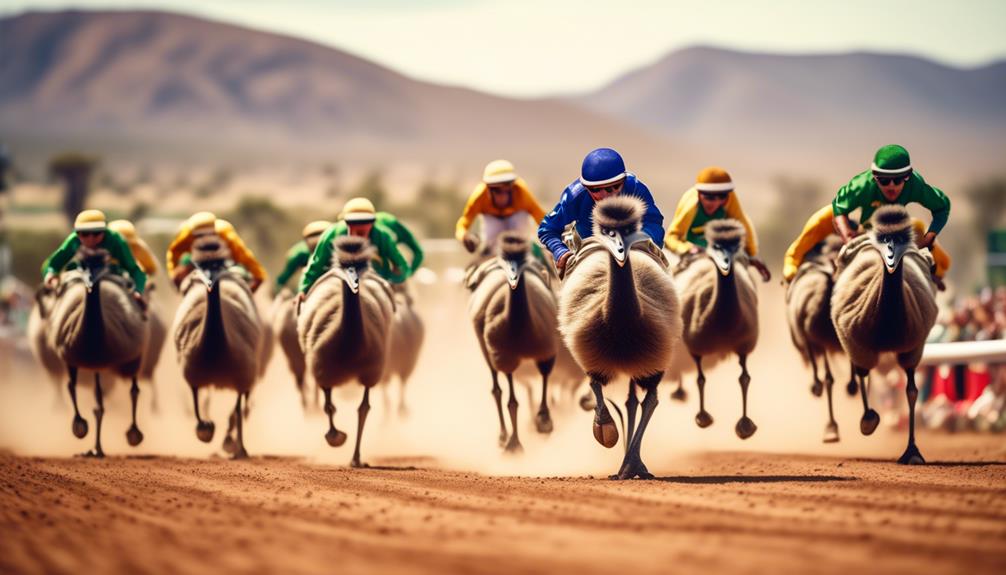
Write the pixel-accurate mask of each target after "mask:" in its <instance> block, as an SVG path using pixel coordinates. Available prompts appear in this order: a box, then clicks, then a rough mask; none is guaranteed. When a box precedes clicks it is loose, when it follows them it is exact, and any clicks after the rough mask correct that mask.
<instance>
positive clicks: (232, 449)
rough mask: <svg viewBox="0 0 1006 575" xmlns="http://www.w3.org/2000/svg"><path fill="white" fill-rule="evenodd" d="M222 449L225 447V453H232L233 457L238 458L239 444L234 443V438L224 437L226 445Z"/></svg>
mask: <svg viewBox="0 0 1006 575" xmlns="http://www.w3.org/2000/svg"><path fill="white" fill-rule="evenodd" d="M221 447H223V449H224V451H225V452H227V453H230V454H231V455H233V456H237V452H238V443H237V442H236V441H234V437H232V436H230V435H228V436H227V437H224V444H223V445H222V446H221Z"/></svg>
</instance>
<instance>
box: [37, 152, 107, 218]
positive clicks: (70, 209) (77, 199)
mask: <svg viewBox="0 0 1006 575" xmlns="http://www.w3.org/2000/svg"><path fill="white" fill-rule="evenodd" d="M98 164H99V160H98V158H96V157H94V156H88V155H85V154H82V153H79V152H65V153H62V154H59V155H57V156H54V157H53V158H52V159H50V160H49V176H50V177H51V178H58V179H61V180H63V184H64V186H65V189H64V192H63V215H64V216H66V219H67V220H68V221H69V222H71V223H72V222H73V220H74V218H75V217H77V214H78V213H80V211H81V210H83V209H84V204H85V203H86V202H87V196H88V194H89V193H90V191H91V175H92V174H93V173H94V170H95V168H97V166H98Z"/></svg>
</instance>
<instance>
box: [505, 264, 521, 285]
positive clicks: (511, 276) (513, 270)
mask: <svg viewBox="0 0 1006 575" xmlns="http://www.w3.org/2000/svg"><path fill="white" fill-rule="evenodd" d="M503 271H505V272H506V283H508V284H510V289H511V290H515V289H517V284H518V283H520V272H521V266H520V265H518V264H517V262H512V261H507V260H504V261H503Z"/></svg>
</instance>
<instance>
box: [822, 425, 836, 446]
mask: <svg viewBox="0 0 1006 575" xmlns="http://www.w3.org/2000/svg"><path fill="white" fill-rule="evenodd" d="M838 439H839V438H838V424H837V423H835V422H831V423H829V424H828V425H826V426H825V427H824V443H838Z"/></svg>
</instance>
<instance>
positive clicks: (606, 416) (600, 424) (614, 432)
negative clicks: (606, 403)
mask: <svg viewBox="0 0 1006 575" xmlns="http://www.w3.org/2000/svg"><path fill="white" fill-rule="evenodd" d="M594 439H596V440H597V442H598V443H600V444H601V445H603V446H605V447H607V448H608V449H611V448H612V447H614V446H615V444H616V443H618V428H617V427H615V420H614V419H612V418H611V414H610V413H608V412H607V411H604V412H603V413H600V414H595V415H594Z"/></svg>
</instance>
